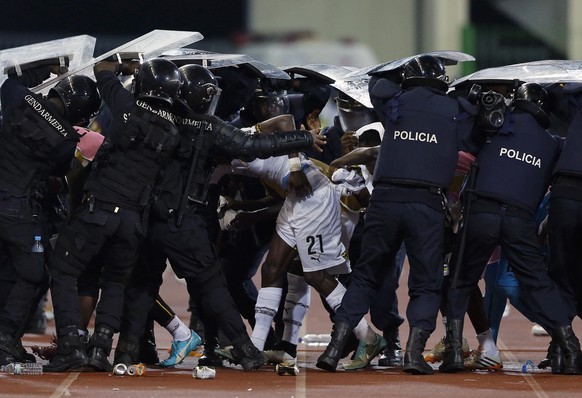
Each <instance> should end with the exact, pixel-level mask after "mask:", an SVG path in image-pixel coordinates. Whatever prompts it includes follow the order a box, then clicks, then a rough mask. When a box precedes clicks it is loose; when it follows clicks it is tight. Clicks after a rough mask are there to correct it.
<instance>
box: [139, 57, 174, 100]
mask: <svg viewBox="0 0 582 398" xmlns="http://www.w3.org/2000/svg"><path fill="white" fill-rule="evenodd" d="M181 85H182V81H181V79H180V72H179V71H178V67H177V66H176V65H175V64H174V63H173V62H172V61H169V60H167V59H163V58H153V59H150V60H148V61H145V62H144V63H142V64H141V65H140V66H139V68H138V69H137V70H136V72H135V77H134V82H133V95H134V96H135V97H136V98H153V99H158V100H161V101H164V102H167V103H168V104H170V105H172V103H173V102H174V99H176V98H177V97H178V95H179V94H180V87H181Z"/></svg>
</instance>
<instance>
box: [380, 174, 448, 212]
mask: <svg viewBox="0 0 582 398" xmlns="http://www.w3.org/2000/svg"><path fill="white" fill-rule="evenodd" d="M372 200H379V201H388V202H422V203H425V204H427V205H429V206H430V207H432V208H434V209H436V210H443V211H444V213H445V215H446V216H447V217H449V216H450V214H449V206H448V202H447V196H446V190H445V189H444V188H441V187H437V186H431V185H423V184H419V183H414V182H411V183H409V182H401V181H377V182H375V183H374V192H373V193H372Z"/></svg>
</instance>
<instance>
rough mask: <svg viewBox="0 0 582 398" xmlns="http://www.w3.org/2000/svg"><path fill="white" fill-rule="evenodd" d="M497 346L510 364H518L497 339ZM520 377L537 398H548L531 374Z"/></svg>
mask: <svg viewBox="0 0 582 398" xmlns="http://www.w3.org/2000/svg"><path fill="white" fill-rule="evenodd" d="M497 346H498V347H499V348H500V349H502V350H503V354H504V355H505V356H506V357H507V358H508V359H509V360H510V361H511V362H518V360H517V357H516V356H515V355H513V353H512V352H511V351H509V349H508V348H507V346H506V345H505V343H504V342H503V341H502V340H501V339H500V338H497ZM522 376H523V378H524V379H525V381H526V382H527V384H529V386H530V387H531V389H532V390H533V392H534V393H535V394H536V396H537V397H539V398H549V396H548V394H546V392H545V391H544V390H543V388H542V387H541V386H540V385H539V384H538V382H537V381H536V379H535V378H534V377H532V374H531V373H523V374H522Z"/></svg>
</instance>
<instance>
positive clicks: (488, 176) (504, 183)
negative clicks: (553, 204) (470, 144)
mask: <svg viewBox="0 0 582 398" xmlns="http://www.w3.org/2000/svg"><path fill="white" fill-rule="evenodd" d="M488 95H493V94H492V93H491V94H488ZM487 102H492V101H487ZM546 103H547V94H546V91H545V90H544V89H543V88H542V87H541V86H540V85H539V84H536V83H526V84H523V85H522V86H520V87H519V88H518V90H517V92H516V94H515V99H514V100H513V102H512V103H511V106H510V107H509V108H508V109H507V110H506V111H505V113H504V115H503V124H502V125H501V127H500V129H499V131H498V132H497V133H496V134H495V135H494V136H493V137H491V138H490V140H489V141H488V142H487V144H485V145H484V146H483V148H482V149H481V151H480V152H479V154H478V156H477V158H476V160H475V162H476V164H477V165H478V169H477V174H476V176H475V182H474V187H471V190H472V192H473V194H472V198H471V199H470V201H471V204H470V210H469V211H468V214H466V215H465V217H467V221H466V223H464V225H463V227H462V228H463V229H466V241H465V245H464V246H465V247H464V250H460V249H459V248H461V247H462V246H463V245H459V246H458V248H457V249H456V250H455V251H453V255H452V259H451V266H452V267H453V270H452V271H453V273H454V274H457V275H458V279H457V280H456V281H453V282H452V284H451V286H450V287H449V289H448V303H447V333H446V339H445V357H444V360H443V363H442V365H441V366H440V368H439V370H440V371H441V372H458V371H461V370H463V368H464V366H463V352H462V348H461V345H462V332H463V319H464V317H465V312H466V310H467V304H468V300H469V295H470V293H471V290H472V289H473V288H474V286H475V285H476V284H477V283H478V281H479V278H480V276H481V275H482V273H483V270H484V268H485V266H486V264H487V260H488V259H489V258H490V256H491V254H492V253H493V250H494V249H495V247H496V246H497V245H500V246H501V249H502V250H503V251H504V253H505V254H506V255H507V258H508V260H509V263H510V264H511V266H512V269H513V271H514V273H515V276H516V278H517V280H518V281H519V285H520V288H521V289H523V291H524V292H526V293H527V295H528V297H530V299H531V301H532V304H533V305H532V308H533V310H534V311H535V312H536V313H537V314H538V315H539V317H540V319H542V320H543V321H544V323H545V324H547V325H549V327H551V328H552V329H551V330H550V333H551V335H552V340H553V341H554V342H555V344H556V345H557V346H558V347H559V349H560V356H559V357H558V356H555V357H553V358H550V359H551V361H552V372H553V373H566V374H579V373H581V372H582V369H581V368H580V363H579V361H580V359H581V358H582V354H581V352H580V343H579V342H578V339H577V337H576V336H575V335H574V332H573V330H572V326H571V319H569V316H568V311H567V307H566V303H565V300H564V298H563V297H562V295H561V294H560V292H559V290H558V288H557V287H556V285H555V284H554V283H553V282H552V280H551V279H550V278H549V276H548V274H547V272H546V261H545V256H544V254H543V252H542V250H541V247H540V245H539V240H538V236H537V224H536V221H535V218H534V214H535V212H536V210H537V208H538V206H539V203H540V202H541V200H542V198H543V196H544V194H545V193H546V191H547V189H548V185H549V183H550V180H551V176H552V172H553V169H554V165H555V163H556V160H557V159H558V155H559V152H560V149H561V141H560V140H559V139H558V138H556V137H555V136H552V135H550V134H549V133H548V131H547V128H548V127H549V126H550V122H549V118H548V115H547V113H546V112H545V104H546ZM455 267H460V269H458V270H456V269H454V268H455ZM455 282H456V283H455ZM558 362H559V364H558Z"/></svg>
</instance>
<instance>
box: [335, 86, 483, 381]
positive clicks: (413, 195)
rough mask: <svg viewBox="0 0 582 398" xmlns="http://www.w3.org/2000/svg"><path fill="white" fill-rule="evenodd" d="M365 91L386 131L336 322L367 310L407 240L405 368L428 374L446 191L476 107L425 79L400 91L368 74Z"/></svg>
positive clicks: (469, 146) (471, 144)
mask: <svg viewBox="0 0 582 398" xmlns="http://www.w3.org/2000/svg"><path fill="white" fill-rule="evenodd" d="M369 90H370V97H371V100H372V104H373V106H374V109H375V110H376V112H377V114H378V116H379V119H380V121H381V122H382V124H383V126H384V128H385V134H384V138H383V140H382V143H381V145H380V153H379V157H378V160H377V162H376V170H375V171H374V191H373V193H372V196H371V199H370V204H369V207H368V210H367V213H366V222H365V230H364V235H363V238H362V253H361V255H360V261H359V262H358V263H357V264H356V265H355V266H354V271H353V273H352V276H351V278H350V285H349V287H348V290H347V292H346V294H345V296H344V298H343V301H342V305H341V307H340V309H339V310H338V313H337V315H336V325H338V323H339V322H341V323H343V324H348V325H350V326H353V325H355V324H356V323H357V321H358V320H359V319H361V318H362V317H363V316H364V315H365V314H366V313H367V312H368V310H369V308H370V301H371V300H372V298H373V297H374V292H375V291H376V290H377V289H378V288H379V285H380V283H381V282H382V281H383V280H384V276H385V273H386V272H387V267H393V266H394V265H393V264H394V261H393V260H394V257H395V256H396V254H397V252H398V250H399V249H400V246H401V244H402V242H404V244H405V246H406V252H407V253H408V258H409V263H410V276H409V283H408V284H409V296H410V301H409V304H408V308H407V319H408V322H409V324H410V327H411V334H410V336H409V339H408V346H407V356H406V357H405V368H404V370H405V371H411V372H413V373H417V372H418V373H428V372H430V369H427V368H426V366H428V365H426V363H424V364H421V362H424V361H423V360H422V359H421V357H422V350H423V349H424V345H425V343H426V339H427V338H428V337H429V335H430V333H431V332H432V331H433V330H434V329H435V326H436V316H437V314H438V310H439V305H440V289H441V284H442V279H443V272H442V264H443V259H444V254H445V253H444V249H443V244H444V238H445V210H444V209H445V206H446V205H445V202H444V197H443V195H444V192H445V188H446V187H448V186H449V185H450V184H451V182H452V179H453V176H454V171H455V167H456V164H457V158H458V154H457V153H458V151H459V150H464V151H468V152H475V151H476V149H477V148H478V141H477V140H473V139H472V136H471V131H472V125H473V119H472V117H471V114H472V113H474V112H475V110H474V108H473V107H472V106H471V105H470V104H469V103H468V102H466V101H463V100H462V99H453V98H450V97H448V96H447V95H446V94H445V92H444V91H443V90H442V89H436V88H431V87H427V86H422V85H414V86H411V87H409V88H407V89H404V90H402V88H401V86H400V85H399V84H396V83H394V82H392V81H390V80H388V79H384V78H376V77H373V78H372V79H371V81H370V86H369ZM334 327H335V326H334ZM332 337H333V336H332ZM422 365H424V366H422ZM411 366H412V368H410V367H411ZM419 367H420V369H417V368H419ZM428 368H430V366H428Z"/></svg>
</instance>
